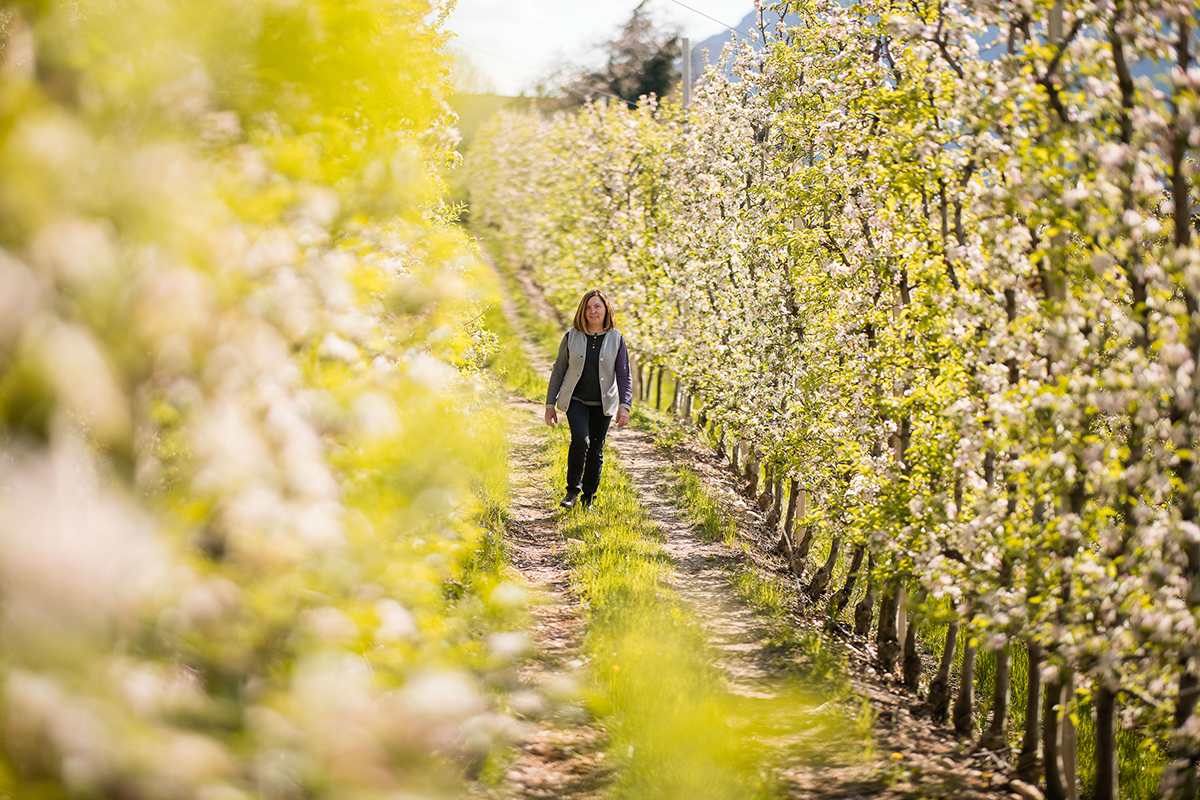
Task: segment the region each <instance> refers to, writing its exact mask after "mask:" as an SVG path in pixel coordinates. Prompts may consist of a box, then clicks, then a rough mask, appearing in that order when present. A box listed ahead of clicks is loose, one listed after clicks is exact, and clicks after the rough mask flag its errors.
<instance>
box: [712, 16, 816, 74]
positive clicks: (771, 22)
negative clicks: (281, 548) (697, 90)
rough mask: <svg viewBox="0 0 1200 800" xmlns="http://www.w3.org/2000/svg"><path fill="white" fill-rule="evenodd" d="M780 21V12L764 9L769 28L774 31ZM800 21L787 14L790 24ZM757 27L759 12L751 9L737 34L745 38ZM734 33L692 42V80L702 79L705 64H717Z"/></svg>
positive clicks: (765, 23) (764, 18)
mask: <svg viewBox="0 0 1200 800" xmlns="http://www.w3.org/2000/svg"><path fill="white" fill-rule="evenodd" d="M778 22H779V14H778V12H775V11H763V24H764V25H765V26H766V28H767V30H769V31H771V32H772V33H774V32H775V25H776V23H778ZM798 22H799V17H797V16H796V15H795V14H789V15H788V16H787V23H788V24H789V25H792V24H796V23H798ZM757 27H758V12H757V11H754V10H753V9H751V11H750V13H749V14H747V15H746V16H745V17H743V18H742V21H741V22H739V23H738V26H737V31H738V33H737V35H738V37H739V38H741V39H745V38H746V37H747V36H748V35H749V33H750V31H752V30H754V29H756V28H757ZM734 35H735V34H734V33H733V32H732V31H725V32H724V33H718V34H716V35H714V36H710V37H708V38H707V39H704V40H703V41H700V42H693V43H692V80H697V81H698V80H700V79H701V78H702V77H704V68H705V66H707V65H708V64H715V63H717V61H719V60H720V58H721V50H722V48H724V47H725V45H726V44H727V43H729V42H731V41H733V37H734Z"/></svg>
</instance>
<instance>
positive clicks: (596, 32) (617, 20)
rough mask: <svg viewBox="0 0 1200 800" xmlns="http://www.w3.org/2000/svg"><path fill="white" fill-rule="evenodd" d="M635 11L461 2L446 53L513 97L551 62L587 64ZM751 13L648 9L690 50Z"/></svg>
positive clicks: (662, 5) (625, 6)
mask: <svg viewBox="0 0 1200 800" xmlns="http://www.w3.org/2000/svg"><path fill="white" fill-rule="evenodd" d="M680 3H683V4H685V5H687V6H690V7H691V8H692V9H695V11H692V10H689V9H688V8H685V7H684V5H681V4H680ZM637 4H638V0H458V3H457V6H456V7H455V10H454V13H453V14H451V15H450V21H449V28H450V30H451V31H452V32H454V33H455V34H457V36H456V38H455V39H454V40H453V41H452V45H451V46H452V47H454V48H456V49H457V51H458V52H459V53H460V54H463V55H465V56H466V57H467V59H468V60H469V61H470V62H471V64H472V65H473V67H474V69H475V71H476V72H478V73H482V74H483V75H484V76H486V78H487V79H488V81H489V82H490V83H491V85H492V87H493V88H494V89H495V91H497V92H498V93H499V94H505V95H516V94H520V92H521V91H522V90H525V91H530V90H532V89H533V87H534V85H535V83H536V82H537V78H538V77H539V75H543V74H545V73H546V71H547V70H548V68H549V67H550V66H551V65H552V64H553V63H554V62H555V61H561V60H568V61H574V62H586V61H588V60H589V59H588V55H589V54H591V53H592V48H593V47H594V46H595V45H597V44H601V43H603V42H606V41H608V40H610V39H613V38H616V36H617V34H618V33H619V32H620V29H621V27H622V26H623V25H624V23H625V22H627V21H628V20H629V18H630V16H632V14H633V9H634V8H635V7H636V6H637ZM753 7H754V3H753V0H679V2H677V1H676V0H649V2H647V4H646V10H648V11H649V12H650V14H651V16H652V18H653V19H654V20H655V21H656V22H657V23H659V24H660V25H663V26H668V27H670V26H678V27H679V28H680V29H682V33H683V35H684V36H686V37H688V38H690V39H691V40H692V42H693V43H696V42H699V41H700V40H702V39H706V38H708V37H709V36H712V35H713V34H716V33H721V32H722V31H724V30H725V25H737V24H738V23H739V22H740V21H741V19H742V17H744V16H745V15H746V14H748V13H749V12H750V11H751V9H753ZM697 12H701V13H697ZM703 14H707V15H708V16H710V17H715V18H716V19H717V20H720V21H721V22H722V23H724V25H722V24H718V23H717V22H714V21H713V20H712V19H707V18H706V17H704V16H703Z"/></svg>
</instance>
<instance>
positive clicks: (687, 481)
mask: <svg viewBox="0 0 1200 800" xmlns="http://www.w3.org/2000/svg"><path fill="white" fill-rule="evenodd" d="M670 478H671V482H670V488H669V489H668V492H669V494H670V496H671V500H672V501H673V502H674V503H675V505H676V506H677V507H678V508H679V509H680V510H681V511H683V513H684V515H685V516H686V517H687V519H688V522H690V523H691V524H692V526H693V527H694V528H695V529H696V532H697V533H699V534H700V538H701V539H703V540H704V541H706V542H724V543H725V544H727V545H729V546H730V547H732V546H734V545H735V544H736V543H737V525H736V524H734V521H733V518H732V517H730V516H729V515H728V514H727V513H725V509H723V508H721V504H720V503H718V502H717V501H716V499H714V498H713V497H712V496H710V495H709V494H708V492H707V491H705V489H704V484H702V483H701V482H700V477H699V476H698V475H696V473H695V472H693V471H692V470H691V469H689V468H688V467H686V466H683V465H682V464H677V465H675V467H673V468H672V470H671V473H670Z"/></svg>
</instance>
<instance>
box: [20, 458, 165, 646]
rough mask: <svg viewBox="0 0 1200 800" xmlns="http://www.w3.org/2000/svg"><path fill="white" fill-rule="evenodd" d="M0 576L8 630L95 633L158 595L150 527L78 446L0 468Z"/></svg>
mask: <svg viewBox="0 0 1200 800" xmlns="http://www.w3.org/2000/svg"><path fill="white" fill-rule="evenodd" d="M0 469H2V470H3V471H2V472H0V486H2V487H4V488H3V494H0V531H3V534H2V537H3V538H0V573H2V574H3V576H4V597H5V603H4V613H5V617H6V618H7V619H8V620H9V621H10V622H13V621H18V620H19V621H20V622H23V623H28V624H33V623H35V621H36V622H38V623H39V624H40V625H49V626H52V628H51V630H54V629H62V630H64V631H71V630H73V629H77V628H81V627H82V628H85V629H87V630H89V631H91V632H94V633H104V632H106V631H107V630H108V626H109V624H110V623H113V622H121V623H125V624H128V623H130V622H133V621H134V620H136V619H137V616H138V614H139V613H140V605H141V603H142V602H144V601H146V600H148V599H150V598H151V597H154V596H155V595H156V594H157V593H159V592H161V591H163V590H165V589H166V588H167V585H166V582H167V579H168V577H169V575H170V571H169V570H170V562H169V561H168V557H167V553H166V551H165V549H164V548H163V545H162V543H161V541H160V540H159V539H158V536H157V531H156V529H155V526H154V522H153V520H151V519H150V518H149V517H148V516H146V515H145V514H144V513H143V512H142V511H140V510H139V509H138V508H137V507H136V506H135V505H134V504H133V503H132V502H130V501H129V500H128V499H126V498H125V497H123V496H122V494H121V493H120V492H115V491H113V490H112V489H111V488H110V487H108V486H107V485H106V483H107V481H106V479H105V478H104V477H103V476H101V475H100V474H98V472H97V468H96V465H95V464H94V462H93V460H92V458H91V457H90V455H89V454H88V453H87V452H86V451H85V450H84V449H83V448H82V446H80V445H79V444H77V443H74V444H68V443H64V444H60V445H59V446H58V447H56V448H55V449H54V450H52V451H50V452H49V453H45V454H42V455H31V456H27V457H23V458H20V457H19V458H18V459H17V461H16V462H15V463H14V464H11V465H9V464H6V465H4V466H3V467H0Z"/></svg>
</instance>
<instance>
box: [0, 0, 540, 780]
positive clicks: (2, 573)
mask: <svg viewBox="0 0 1200 800" xmlns="http://www.w3.org/2000/svg"><path fill="white" fill-rule="evenodd" d="M444 12H445V9H444V8H443V7H441V6H439V5H436V4H430V3H427V2H423V1H421V0H418V1H416V2H403V3H391V2H382V1H377V0H353V2H341V1H340V0H338V2H333V1H332V0H330V1H328V2H326V1H325V0H301V2H289V3H278V2H272V1H268V0H264V2H257V1H256V0H251V2H244V1H243V0H238V2H225V1H224V0H217V1H216V2H211V1H210V0H205V2H190V1H188V0H184V1H182V2H169V3H161V2H153V1H152V0H145V1H143V0H128V1H126V0H121V1H120V2H108V1H107V0H105V1H104V2H90V0H80V1H79V2H61V3H60V2H45V3H32V4H30V3H13V4H6V6H5V8H4V9H3V11H2V12H0V19H2V20H3V45H4V46H3V53H4V69H3V70H2V71H0V247H2V248H3V249H2V250H0V586H2V587H3V588H2V592H3V599H2V603H0V628H2V632H3V637H4V640H5V647H4V649H3V653H2V654H0V684H2V686H3V699H2V701H0V715H2V716H3V723H4V724H3V726H2V731H3V733H0V792H3V793H9V794H15V795H17V796H22V797H65V796H128V797H143V796H167V795H170V796H180V797H183V796H187V797H230V798H236V797H250V796H272V797H274V796H301V795H303V796H307V797H333V796H337V797H345V796H350V795H353V796H356V797H364V798H365V797H377V796H378V797H382V796H385V795H391V794H394V792H395V791H396V790H397V787H398V786H404V787H406V788H407V790H409V791H413V792H420V793H424V794H429V795H440V794H443V793H447V794H448V793H454V792H456V791H457V790H458V789H457V787H458V784H459V782H460V781H461V776H462V769H463V767H469V766H472V765H478V764H479V763H481V762H482V761H483V760H484V759H486V758H487V757H488V754H489V752H490V750H491V749H492V748H493V747H494V746H495V745H496V744H498V743H499V742H500V741H502V740H503V738H504V736H505V735H506V734H505V731H506V730H509V729H511V726H512V722H511V720H507V721H506V718H505V717H503V716H501V715H499V714H497V713H496V711H495V710H494V709H496V708H497V707H499V704H498V703H496V702H494V701H493V700H492V699H491V692H492V690H491V689H490V688H489V687H491V686H500V685H503V681H502V680H500V679H499V676H502V675H503V674H504V672H505V670H506V669H507V668H508V667H507V664H508V663H509V662H510V661H511V659H512V658H513V657H514V653H515V652H516V650H515V649H514V648H513V647H512V646H511V644H512V643H511V641H510V639H506V638H505V637H504V636H500V638H495V637H494V636H493V634H500V633H503V632H504V631H505V630H506V629H510V628H512V627H514V626H517V625H519V624H520V623H521V619H522V617H521V611H520V606H521V593H520V591H519V590H517V589H516V588H515V587H514V586H512V585H510V584H507V583H505V582H504V581H503V578H502V574H501V572H500V568H499V561H500V556H501V552H500V550H499V548H498V542H497V534H498V530H497V526H498V524H499V511H500V509H502V508H503V507H504V504H505V503H506V497H507V494H506V493H507V488H506V474H505V471H504V444H503V441H502V440H501V439H500V435H499V431H500V429H501V425H500V423H499V420H498V419H497V418H496V415H497V413H498V412H497V411H496V410H495V409H494V407H493V403H492V401H491V400H490V398H489V396H488V395H487V394H486V393H485V392H484V391H482V388H483V385H482V383H481V382H480V381H479V379H478V377H477V376H476V375H475V370H476V367H477V365H478V364H479V363H481V362H482V361H483V360H484V359H485V358H486V357H487V356H488V354H489V352H490V350H491V348H492V347H493V346H494V338H492V337H491V336H489V335H487V334H486V333H485V332H484V331H483V330H482V329H481V327H480V325H479V321H478V320H479V318H480V311H481V306H482V302H483V300H484V297H483V295H482V293H481V291H480V290H478V289H476V288H475V278H474V276H473V270H474V269H475V267H474V266H473V265H474V263H475V261H474V258H473V251H472V248H471V246H470V245H469V244H468V243H467V242H466V241H465V240H464V237H463V236H462V234H460V233H459V232H457V230H456V229H455V227H454V226H453V225H452V224H451V214H450V212H449V210H448V209H446V208H444V207H442V206H441V202H440V196H441V187H440V184H439V182H438V180H437V178H436V173H435V171H434V167H435V166H436V165H439V164H442V163H445V162H446V161H447V160H448V159H450V151H449V150H448V147H447V143H448V142H449V133H448V129H449V127H450V124H451V122H452V120H451V119H450V118H449V117H448V116H447V115H446V113H445V106H444V103H443V101H442V94H443V91H444V88H445V87H444V85H443V82H444V76H445V74H446V65H445V63H444V60H443V58H442V57H441V55H439V52H440V48H441V46H442V43H443V40H444V37H445V34H444V33H443V32H442V31H441V30H440V29H439V27H438V19H439V16H440V15H441V14H443V13H444ZM508 636H509V637H510V638H511V636H512V634H508ZM489 637H490V638H489ZM517 649H519V648H517Z"/></svg>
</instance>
